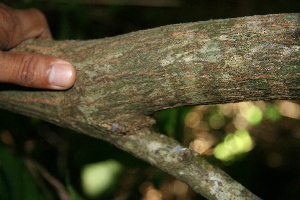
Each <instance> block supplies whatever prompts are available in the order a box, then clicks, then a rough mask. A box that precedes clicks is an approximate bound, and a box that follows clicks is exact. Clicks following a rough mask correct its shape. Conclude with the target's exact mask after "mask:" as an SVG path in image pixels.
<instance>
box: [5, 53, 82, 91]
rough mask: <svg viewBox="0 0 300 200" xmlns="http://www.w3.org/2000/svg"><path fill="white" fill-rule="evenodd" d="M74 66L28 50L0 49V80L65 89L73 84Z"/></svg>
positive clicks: (26, 85)
mask: <svg viewBox="0 0 300 200" xmlns="http://www.w3.org/2000/svg"><path fill="white" fill-rule="evenodd" d="M75 78H76V70H75V68H74V67H73V66H72V65H71V64H70V63H69V62H67V61H65V60H62V59H59V58H53V57H49V56H45V55H41V54H35V53H28V52H1V51H0V82H5V83H13V84H17V85H21V86H25V87H33V88H42V89H55V90H65V89H68V88H70V87H72V86H73V84H74V82H75Z"/></svg>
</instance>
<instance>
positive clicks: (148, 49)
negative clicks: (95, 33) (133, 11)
mask: <svg viewBox="0 0 300 200" xmlns="http://www.w3.org/2000/svg"><path fill="white" fill-rule="evenodd" d="M299 25H300V14H279V15H266V16H253V17H244V18H235V19H222V20H211V21H205V22H196V23H187V24H178V25H171V26H164V27H159V28H155V29H149V30H144V31H138V32H133V33H129V34H125V35H121V36H117V37H112V38H105V39H99V40H89V41H41V40H29V41H26V42H24V43H22V44H21V45H19V46H18V47H16V48H15V49H13V51H33V52H37V53H42V54H46V55H52V56H57V57H61V58H64V59H67V60H69V61H70V62H72V63H73V64H74V65H75V66H76V69H77V71H78V72H77V74H78V76H77V82H76V84H75V86H74V87H73V88H72V89H70V90H68V91H64V92H54V91H28V90H25V89H22V91H20V90H14V89H11V90H8V89H5V88H4V87H3V89H2V91H1V92H0V107H1V108H4V109H8V110H11V111H14V112H18V113H21V114H25V115H29V116H34V117H37V118H40V119H43V120H46V121H49V122H52V123H54V124H57V125H59V126H63V127H66V128H70V129H73V130H75V131H78V132H81V133H84V134H87V135H91V136H93V137H97V138H100V139H103V140H105V141H108V142H110V143H113V144H115V145H116V146H118V147H119V148H121V149H123V150H125V151H128V152H130V153H132V154H133V155H135V156H137V157H139V158H141V159H144V160H146V161H147V162H149V163H151V164H153V165H155V166H157V167H158V168H160V169H162V170H164V171H166V172H168V173H170V174H172V175H174V176H175V177H176V178H178V179H179V180H182V181H184V182H185V183H187V184H188V185H190V186H191V187H192V188H193V189H194V190H195V191H197V192H199V193H201V194H202V195H203V196H205V197H206V198H209V199H234V197H238V198H239V199H243V198H244V199H258V198H257V197H256V196H255V195H253V194H252V193H251V192H249V191H248V190H247V189H245V188H244V187H243V186H241V185H240V184H239V183H236V182H235V181H234V180H232V179H231V178H230V177H229V176H228V175H226V174H225V173H224V172H222V171H221V170H219V169H217V168H215V167H213V166H211V165H210V164H208V163H207V162H206V161H205V160H204V159H203V158H202V157H201V156H200V155H199V154H197V153H196V152H194V151H192V150H190V149H187V148H183V147H181V146H180V145H179V143H178V142H176V141H174V140H172V139H170V138H168V137H166V136H163V135H160V134H158V133H155V131H154V130H152V128H151V125H152V124H153V123H154V120H153V119H152V118H151V117H150V115H151V114H153V113H154V112H156V111H158V110H162V109H166V108H173V107H178V106H186V105H199V104H216V103H226V102H238V101H249V100H272V99H299V94H300V76H299V75H300V71H299V64H300V60H299V58H300V53H299V52H300V51H299V50H300V26H299Z"/></svg>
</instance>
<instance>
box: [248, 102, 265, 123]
mask: <svg viewBox="0 0 300 200" xmlns="http://www.w3.org/2000/svg"><path fill="white" fill-rule="evenodd" d="M245 117H246V119H247V121H248V123H249V124H251V125H258V124H259V123H260V122H261V121H262V119H263V113H262V111H261V109H260V108H259V107H257V106H254V105H253V106H250V107H249V108H248V109H247V111H246V116H245Z"/></svg>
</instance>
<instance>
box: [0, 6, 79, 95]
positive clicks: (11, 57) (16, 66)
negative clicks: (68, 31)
mask: <svg viewBox="0 0 300 200" xmlns="http://www.w3.org/2000/svg"><path fill="white" fill-rule="evenodd" d="M29 38H40V39H45V40H50V39H52V36H51V33H50V30H49V27H48V23H47V20H46V18H45V16H44V14H43V13H41V12H40V11H38V10H36V9H27V10H16V9H12V8H9V7H8V6H6V5H4V4H2V3H0V82H4V83H13V84H18V85H22V86H25V87H34V88H43V89H55V90H65V89H68V88H70V87H72V86H73V84H74V82H75V78H76V70H75V68H74V67H73V66H72V64H70V63H69V62H67V61H65V60H62V59H59V58H54V57H50V56H45V55H41V54H36V53H29V52H5V51H1V50H9V49H11V48H13V47H15V46H17V45H18V44H19V43H21V42H22V41H23V40H26V39H29Z"/></svg>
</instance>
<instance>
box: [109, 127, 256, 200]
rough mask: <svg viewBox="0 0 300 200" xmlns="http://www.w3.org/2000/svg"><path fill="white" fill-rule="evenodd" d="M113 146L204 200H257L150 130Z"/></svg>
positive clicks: (198, 157) (191, 153)
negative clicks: (160, 172) (166, 174)
mask: <svg viewBox="0 0 300 200" xmlns="http://www.w3.org/2000/svg"><path fill="white" fill-rule="evenodd" d="M115 144H116V145H117V146H118V147H119V148H120V149H123V150H125V151H127V152H130V153H132V154H134V155H135V156H137V157H139V158H141V159H143V160H145V161H147V162H148V163H150V164H152V165H154V166H156V167H158V168H160V169H161V170H163V171H165V172H167V173H169V174H171V175H172V176H174V177H176V178H178V179H179V180H181V181H183V182H185V183H186V184H188V185H189V186H190V187H191V188H193V189H194V190H195V191H196V192H197V193H199V194H201V195H203V196H204V197H206V198H207V199H222V200H226V199H228V200H229V199H240V200H243V199H251V200H256V199H257V200H258V199H260V198H259V197H257V196H255V195H254V194H253V193H251V192H250V191H249V190H248V189H246V188H245V187H244V186H242V185H241V184H239V183H238V182H236V181H235V180H233V179H232V178H231V177H229V176H228V175H227V174H226V173H225V172H223V171H222V170H220V169H219V168H217V167H214V166H212V165H211V164H209V163H208V162H207V161H206V160H205V159H204V157H202V156H201V155H200V154H198V153H197V152H195V151H193V150H191V149H189V148H185V147H183V146H181V145H180V144H179V143H178V142H177V141H175V140H173V139H171V138H169V137H167V136H165V135H162V134H159V133H157V132H155V131H153V130H152V129H147V128H144V129H141V130H139V131H136V134H134V135H125V136H122V137H120V138H118V141H117V142H115Z"/></svg>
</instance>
